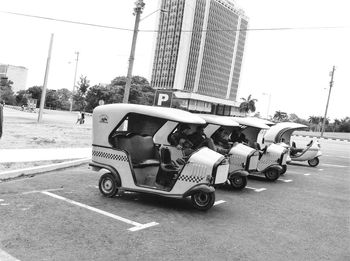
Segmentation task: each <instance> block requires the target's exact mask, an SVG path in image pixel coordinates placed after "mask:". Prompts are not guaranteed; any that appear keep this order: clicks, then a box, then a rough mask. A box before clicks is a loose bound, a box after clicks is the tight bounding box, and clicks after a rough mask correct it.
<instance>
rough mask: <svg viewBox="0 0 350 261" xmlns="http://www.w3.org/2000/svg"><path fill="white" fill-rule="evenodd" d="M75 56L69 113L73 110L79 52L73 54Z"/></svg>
mask: <svg viewBox="0 0 350 261" xmlns="http://www.w3.org/2000/svg"><path fill="white" fill-rule="evenodd" d="M75 54H76V55H77V57H76V59H75V72H74V82H73V91H72V95H71V98H70V108H69V111H70V112H72V109H73V96H74V91H75V83H76V81H77V70H78V61H79V52H75Z"/></svg>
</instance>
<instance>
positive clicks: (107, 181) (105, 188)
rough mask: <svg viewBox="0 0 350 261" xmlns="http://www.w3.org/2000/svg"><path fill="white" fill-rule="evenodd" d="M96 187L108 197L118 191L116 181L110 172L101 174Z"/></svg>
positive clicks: (111, 196)
mask: <svg viewBox="0 0 350 261" xmlns="http://www.w3.org/2000/svg"><path fill="white" fill-rule="evenodd" d="M98 188H99V189H100V192H101V193H102V194H103V195H104V196H105V197H108V198H113V197H114V196H115V195H117V193H118V187H117V182H116V179H115V177H114V175H113V174H112V173H110V172H108V173H105V174H103V175H102V176H101V178H100V181H99V182H98Z"/></svg>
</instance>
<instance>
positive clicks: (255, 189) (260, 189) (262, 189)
mask: <svg viewBox="0 0 350 261" xmlns="http://www.w3.org/2000/svg"><path fill="white" fill-rule="evenodd" d="M246 188H247V189H252V190H254V191H255V192H261V191H264V190H266V188H259V189H257V188H252V187H248V186H246Z"/></svg>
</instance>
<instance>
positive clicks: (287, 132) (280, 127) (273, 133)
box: [264, 122, 322, 167]
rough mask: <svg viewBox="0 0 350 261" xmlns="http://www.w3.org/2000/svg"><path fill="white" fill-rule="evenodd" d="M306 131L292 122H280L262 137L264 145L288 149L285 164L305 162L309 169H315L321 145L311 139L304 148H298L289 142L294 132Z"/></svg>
mask: <svg viewBox="0 0 350 261" xmlns="http://www.w3.org/2000/svg"><path fill="white" fill-rule="evenodd" d="M304 129H307V126H306V125H303V124H299V123H294V122H281V123H277V124H276V125H275V126H272V127H271V128H270V129H269V130H268V131H267V132H266V133H265V136H264V142H265V144H272V143H277V144H280V145H282V146H284V147H285V148H288V149H289V157H288V159H287V162H288V163H289V162H291V161H307V162H308V164H309V165H310V166H311V167H316V166H317V165H318V164H319V162H320V160H319V157H320V156H321V155H322V152H321V145H320V143H319V142H318V140H314V139H312V140H311V141H310V142H309V143H308V144H307V145H306V147H303V148H298V147H297V146H296V144H295V142H292V141H291V136H292V134H293V132H294V131H296V130H304Z"/></svg>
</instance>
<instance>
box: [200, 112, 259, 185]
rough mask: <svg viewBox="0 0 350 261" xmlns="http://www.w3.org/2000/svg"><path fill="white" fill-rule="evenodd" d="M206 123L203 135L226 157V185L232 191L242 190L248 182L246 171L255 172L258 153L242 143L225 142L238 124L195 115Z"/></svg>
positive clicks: (203, 115) (209, 116) (215, 116)
mask: <svg viewBox="0 0 350 261" xmlns="http://www.w3.org/2000/svg"><path fill="white" fill-rule="evenodd" d="M197 115H198V116H200V117H201V118H203V119H204V120H205V121H206V122H207V126H206V127H205V129H204V134H205V135H206V136H207V137H210V138H211V139H212V140H213V141H214V144H215V146H216V149H217V151H218V152H219V153H222V154H224V155H227V156H228V158H229V162H230V168H229V172H228V176H227V183H228V184H230V185H231V187H232V188H233V189H239V190H240V189H243V188H245V187H246V185H247V182H248V175H249V173H248V171H253V170H256V168H257V164H258V161H259V152H258V151H257V150H255V149H253V148H251V147H248V146H246V145H244V144H242V143H232V142H227V141H228V140H229V136H230V134H231V133H232V131H233V128H235V127H239V124H238V123H237V122H236V121H234V120H233V119H232V118H230V117H223V116H217V115H210V114H197Z"/></svg>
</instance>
